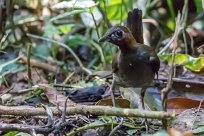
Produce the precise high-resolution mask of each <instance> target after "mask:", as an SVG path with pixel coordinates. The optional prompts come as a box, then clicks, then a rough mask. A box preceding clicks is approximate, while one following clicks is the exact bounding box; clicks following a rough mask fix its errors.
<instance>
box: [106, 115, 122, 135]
mask: <svg viewBox="0 0 204 136" xmlns="http://www.w3.org/2000/svg"><path fill="white" fill-rule="evenodd" d="M122 125H123V118H122V120H121V121H120V123H119V124H118V125H117V126H116V127H114V129H113V130H112V131H111V132H110V134H109V135H108V136H113V135H114V133H115V131H117V130H118V129H119V128H120V127H121V126H122Z"/></svg>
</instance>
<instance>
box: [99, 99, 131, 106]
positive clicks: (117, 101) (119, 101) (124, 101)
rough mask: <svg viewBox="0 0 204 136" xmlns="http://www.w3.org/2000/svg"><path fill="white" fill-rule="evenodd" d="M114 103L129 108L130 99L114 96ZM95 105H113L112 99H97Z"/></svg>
mask: <svg viewBox="0 0 204 136" xmlns="http://www.w3.org/2000/svg"><path fill="white" fill-rule="evenodd" d="M115 104H116V106H117V107H120V108H130V101H128V100H127V99H123V98H115ZM96 105H102V106H113V104H112V99H108V98H107V99H101V100H99V101H98V102H97V103H96Z"/></svg>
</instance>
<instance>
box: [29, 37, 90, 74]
mask: <svg viewBox="0 0 204 136" xmlns="http://www.w3.org/2000/svg"><path fill="white" fill-rule="evenodd" d="M27 36H29V37H32V38H35V39H41V40H45V41H48V42H52V43H55V44H58V45H60V46H62V47H64V48H66V49H67V50H68V51H69V52H70V53H71V54H72V56H73V57H74V58H75V60H76V61H77V63H78V64H79V66H80V68H81V69H82V70H83V71H85V72H86V73H87V74H88V75H90V74H91V73H92V72H91V71H90V70H88V69H87V68H85V67H84V65H83V64H82V62H81V61H80V59H79V57H78V56H77V55H76V54H75V53H74V51H73V50H72V49H71V48H70V47H69V46H67V45H66V44H64V43H61V42H58V41H56V40H52V39H49V38H45V37H41V36H38V35H34V34H30V33H27Z"/></svg>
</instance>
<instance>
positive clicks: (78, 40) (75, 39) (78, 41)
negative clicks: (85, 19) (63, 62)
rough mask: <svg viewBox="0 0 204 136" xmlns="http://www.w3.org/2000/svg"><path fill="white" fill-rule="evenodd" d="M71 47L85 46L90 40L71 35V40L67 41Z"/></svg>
mask: <svg viewBox="0 0 204 136" xmlns="http://www.w3.org/2000/svg"><path fill="white" fill-rule="evenodd" d="M67 42H68V44H69V46H72V47H73V46H76V45H84V44H85V43H88V40H87V38H86V37H85V36H82V35H71V36H69V39H67Z"/></svg>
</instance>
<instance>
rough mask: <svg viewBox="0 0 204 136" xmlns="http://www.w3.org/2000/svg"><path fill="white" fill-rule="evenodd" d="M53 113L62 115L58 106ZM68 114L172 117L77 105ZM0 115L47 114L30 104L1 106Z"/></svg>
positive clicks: (134, 110) (68, 110) (154, 113)
mask: <svg viewBox="0 0 204 136" xmlns="http://www.w3.org/2000/svg"><path fill="white" fill-rule="evenodd" d="M50 109H51V110H52V112H53V115H60V112H59V111H58V109H57V108H56V107H51V108H50ZM66 113H67V115H75V114H83V115H90V114H93V115H107V116H121V117H142V118H153V119H163V118H171V117H173V116H172V115H170V114H168V113H167V112H163V111H145V110H138V109H128V108H116V107H109V106H85V105H83V106H76V107H69V108H68V109H67V111H66ZM0 115H14V116H40V115H44V116H47V113H46V111H45V110H44V109H43V108H34V107H30V106H13V107H12V106H10V107H9V106H2V105H1V106H0Z"/></svg>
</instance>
